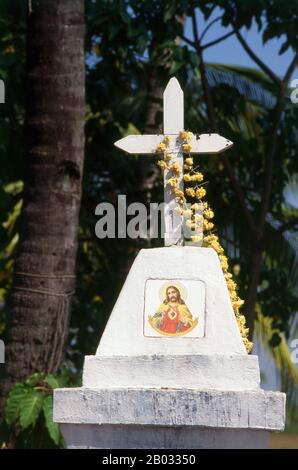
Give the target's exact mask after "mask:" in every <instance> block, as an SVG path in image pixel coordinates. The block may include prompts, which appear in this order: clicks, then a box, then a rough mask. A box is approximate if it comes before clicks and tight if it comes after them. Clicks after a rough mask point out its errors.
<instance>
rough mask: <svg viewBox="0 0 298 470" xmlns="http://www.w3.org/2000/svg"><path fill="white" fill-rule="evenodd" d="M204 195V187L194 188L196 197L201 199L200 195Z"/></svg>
mask: <svg viewBox="0 0 298 470" xmlns="http://www.w3.org/2000/svg"><path fill="white" fill-rule="evenodd" d="M205 195H206V189H205V188H198V189H197V190H196V197H197V198H198V199H202V197H204V196H205Z"/></svg>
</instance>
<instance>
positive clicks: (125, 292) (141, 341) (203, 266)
mask: <svg viewBox="0 0 298 470" xmlns="http://www.w3.org/2000/svg"><path fill="white" fill-rule="evenodd" d="M148 279H160V280H163V281H164V282H165V281H167V280H169V279H184V280H187V279H189V280H194V279H196V280H200V281H202V282H203V283H204V284H205V288H206V299H205V302H206V310H205V336H204V338H191V337H188V336H187V335H185V336H181V337H180V336H179V337H165V336H164V337H159V338H148V337H145V336H144V334H143V311H144V293H145V285H146V281H147V280H148ZM154 354H157V355H173V354H175V355H181V354H182V355H189V354H193V355H195V354H203V355H210V354H242V355H246V354H247V353H246V350H245V347H244V345H243V341H242V338H241V335H240V333H239V329H238V326H237V323H236V320H235V315H234V312H233V309H232V305H231V301H230V297H229V293H228V290H227V286H226V281H225V278H224V276H223V273H222V269H221V267H220V263H219V259H218V256H217V254H216V252H215V251H214V250H213V249H211V248H198V247H175V248H173V247H172V248H155V249H150V250H148V249H147V250H141V251H140V252H139V254H138V256H137V258H136V260H135V261H134V263H133V266H132V268H131V270H130V273H129V275H128V277H127V279H126V282H125V284H124V286H123V288H122V291H121V292H120V295H119V297H118V300H117V302H116V305H115V306H114V309H113V311H112V314H111V316H110V318H109V321H108V323H107V326H106V329H105V331H104V333H103V336H102V338H101V341H100V344H99V347H98V350H97V353H96V355H99V356H113V355H117V356H140V355H141V356H144V355H154Z"/></svg>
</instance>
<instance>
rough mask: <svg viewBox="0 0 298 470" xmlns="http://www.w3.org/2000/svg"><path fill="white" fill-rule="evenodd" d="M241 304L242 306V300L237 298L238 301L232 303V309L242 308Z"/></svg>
mask: <svg viewBox="0 0 298 470" xmlns="http://www.w3.org/2000/svg"><path fill="white" fill-rule="evenodd" d="M243 304H244V300H242V299H240V298H239V297H238V300H236V301H234V302H233V308H237V309H238V308H240V307H242V305H243Z"/></svg>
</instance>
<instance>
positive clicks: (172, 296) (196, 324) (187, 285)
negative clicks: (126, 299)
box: [144, 279, 206, 338]
mask: <svg viewBox="0 0 298 470" xmlns="http://www.w3.org/2000/svg"><path fill="white" fill-rule="evenodd" d="M205 290H206V289H205V283H204V282H203V281H200V280H189V279H148V280H147V281H146V284H145V297H144V335H145V336H150V337H168V338H171V337H179V336H180V337H187V338H202V337H203V336H204V335H205V294H206V292H205Z"/></svg>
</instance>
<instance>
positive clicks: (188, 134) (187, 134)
mask: <svg viewBox="0 0 298 470" xmlns="http://www.w3.org/2000/svg"><path fill="white" fill-rule="evenodd" d="M192 135H193V134H192V132H190V131H188V132H187V133H186V140H187V141H188V142H189V141H190V140H191V138H192Z"/></svg>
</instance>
